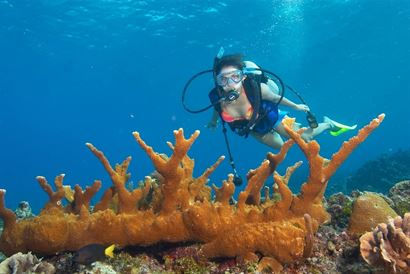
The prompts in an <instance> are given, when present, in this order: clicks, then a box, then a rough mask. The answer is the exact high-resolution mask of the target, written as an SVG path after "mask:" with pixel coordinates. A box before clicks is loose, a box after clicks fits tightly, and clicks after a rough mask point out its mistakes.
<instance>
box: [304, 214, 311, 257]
mask: <svg viewBox="0 0 410 274" xmlns="http://www.w3.org/2000/svg"><path fill="white" fill-rule="evenodd" d="M303 218H304V219H305V227H306V237H305V249H304V250H303V257H304V258H307V257H309V256H310V255H311V254H312V250H313V227H312V218H311V217H310V215H309V214H305V215H303Z"/></svg>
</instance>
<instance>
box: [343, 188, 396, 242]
mask: <svg viewBox="0 0 410 274" xmlns="http://www.w3.org/2000/svg"><path fill="white" fill-rule="evenodd" d="M396 216H397V213H396V212H395V211H394V210H393V209H392V208H391V207H390V206H389V204H388V203H387V202H386V201H385V200H384V199H383V198H382V197H381V196H380V195H378V194H377V193H372V192H365V193H364V194H363V195H361V196H359V197H358V198H357V199H356V200H355V201H354V203H353V211H352V215H351V216H350V219H349V228H348V231H349V233H351V234H356V235H361V234H363V233H365V232H368V231H371V230H372V229H373V228H375V227H376V225H377V224H379V223H383V222H387V220H388V219H389V218H394V217H396Z"/></svg>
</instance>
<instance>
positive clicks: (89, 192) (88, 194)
mask: <svg viewBox="0 0 410 274" xmlns="http://www.w3.org/2000/svg"><path fill="white" fill-rule="evenodd" d="M100 188H101V181H98V180H95V181H94V183H93V185H92V186H91V187H86V189H85V191H84V192H83V190H82V189H81V186H79V185H75V187H74V191H75V192H74V213H76V214H79V213H80V210H81V207H82V206H85V208H86V209H87V210H89V208H90V201H91V199H92V197H93V196H94V195H95V193H97V191H98V190H99V189H100Z"/></svg>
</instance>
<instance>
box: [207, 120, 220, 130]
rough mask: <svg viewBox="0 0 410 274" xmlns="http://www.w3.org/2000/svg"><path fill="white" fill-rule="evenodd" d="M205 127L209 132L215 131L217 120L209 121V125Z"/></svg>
mask: <svg viewBox="0 0 410 274" xmlns="http://www.w3.org/2000/svg"><path fill="white" fill-rule="evenodd" d="M205 127H206V128H208V129H210V130H215V129H216V128H217V127H218V120H216V121H209V123H208V124H207V125H206V126H205Z"/></svg>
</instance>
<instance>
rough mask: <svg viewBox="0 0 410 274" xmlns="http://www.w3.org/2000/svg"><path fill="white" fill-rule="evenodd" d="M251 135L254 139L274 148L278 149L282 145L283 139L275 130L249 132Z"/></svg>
mask: <svg viewBox="0 0 410 274" xmlns="http://www.w3.org/2000/svg"><path fill="white" fill-rule="evenodd" d="M251 135H252V137H254V138H255V139H256V140H258V141H259V142H261V143H262V144H265V145H267V146H269V147H271V148H274V149H280V148H281V147H282V145H283V140H282V138H281V137H280V135H279V134H278V133H277V132H275V131H270V132H268V133H266V134H259V133H256V132H251Z"/></svg>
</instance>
